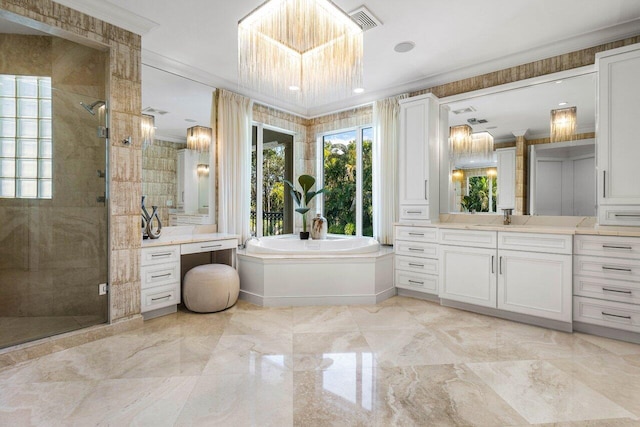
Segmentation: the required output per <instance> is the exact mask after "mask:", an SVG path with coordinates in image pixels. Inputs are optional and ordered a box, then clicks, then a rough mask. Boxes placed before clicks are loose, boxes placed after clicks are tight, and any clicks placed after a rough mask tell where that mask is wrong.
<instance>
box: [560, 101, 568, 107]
mask: <svg viewBox="0 0 640 427" xmlns="http://www.w3.org/2000/svg"><path fill="white" fill-rule="evenodd" d="M567 104H568V102H566V101H562V102H560V103H558V105H559V106H561V107H563V106H565V105H567Z"/></svg>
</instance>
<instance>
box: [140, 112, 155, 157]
mask: <svg viewBox="0 0 640 427" xmlns="http://www.w3.org/2000/svg"><path fill="white" fill-rule="evenodd" d="M140 128H141V129H140V130H141V131H142V148H143V149H144V148H147V147H148V146H149V145H151V144H153V139H154V138H155V135H156V118H155V117H154V116H152V115H151V114H143V115H142V120H141V122H140Z"/></svg>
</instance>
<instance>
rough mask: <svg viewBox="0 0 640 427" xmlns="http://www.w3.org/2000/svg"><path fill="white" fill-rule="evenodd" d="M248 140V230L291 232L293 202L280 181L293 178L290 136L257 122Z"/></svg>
mask: <svg viewBox="0 0 640 427" xmlns="http://www.w3.org/2000/svg"><path fill="white" fill-rule="evenodd" d="M251 140H252V142H251V219H250V230H251V233H253V234H255V235H257V236H274V235H279V234H290V233H293V201H292V200H291V197H289V193H288V190H287V189H286V186H285V184H284V181H283V179H287V180H289V181H293V136H292V135H290V134H287V133H283V132H279V131H276V130H273V129H269V128H265V127H264V126H263V125H260V124H259V125H254V126H253V129H252V138H251ZM259 188H260V189H261V190H260V191H258V189H259ZM258 194H260V195H261V197H259V198H258ZM258 218H261V219H262V220H261V221H258V220H257V219H258Z"/></svg>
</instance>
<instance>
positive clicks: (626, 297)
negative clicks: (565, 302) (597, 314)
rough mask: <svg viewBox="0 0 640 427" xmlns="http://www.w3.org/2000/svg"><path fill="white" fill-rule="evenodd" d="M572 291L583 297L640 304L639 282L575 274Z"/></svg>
mask: <svg viewBox="0 0 640 427" xmlns="http://www.w3.org/2000/svg"><path fill="white" fill-rule="evenodd" d="M573 293H574V295H579V296H583V297H591V298H598V299H605V300H609V301H618V302H626V303H630V304H640V283H637V282H625V281H622V280H612V279H601V278H595V277H582V276H575V277H574V278H573Z"/></svg>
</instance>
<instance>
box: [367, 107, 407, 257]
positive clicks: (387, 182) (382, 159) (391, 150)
mask: <svg viewBox="0 0 640 427" xmlns="http://www.w3.org/2000/svg"><path fill="white" fill-rule="evenodd" d="M407 97H408V95H407V94H402V95H398V96H393V97H391V98H387V99H382V100H380V101H376V102H375V103H374V104H373V129H374V130H373V132H374V139H373V140H374V141H375V142H374V152H373V209H374V212H373V233H374V236H375V237H376V238H377V239H378V241H379V242H380V243H382V244H384V245H390V244H393V224H394V223H395V222H396V221H397V211H398V154H397V153H398V140H399V138H400V103H399V101H400V100H401V99H404V98H407Z"/></svg>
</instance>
